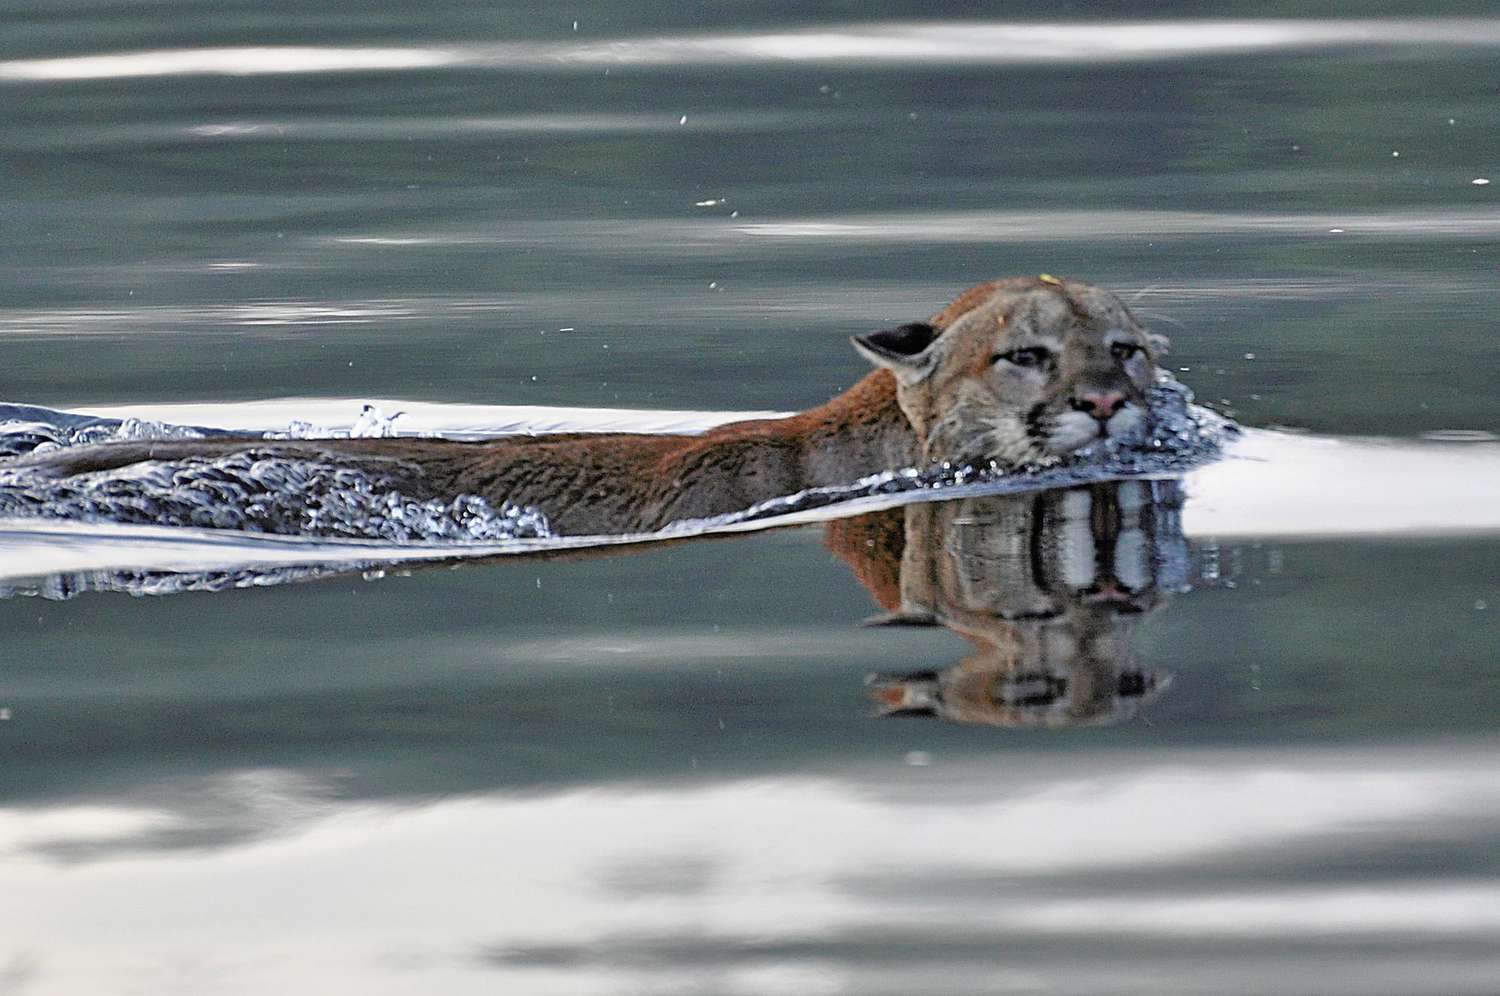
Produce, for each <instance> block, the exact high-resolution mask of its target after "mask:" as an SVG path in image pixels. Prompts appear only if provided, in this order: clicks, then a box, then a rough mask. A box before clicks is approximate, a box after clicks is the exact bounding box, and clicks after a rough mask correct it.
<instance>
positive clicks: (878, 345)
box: [850, 322, 941, 384]
mask: <svg viewBox="0 0 1500 996" xmlns="http://www.w3.org/2000/svg"><path fill="white" fill-rule="evenodd" d="M940 334H941V333H940V331H939V330H938V329H936V328H934V327H933V326H931V325H929V324H928V323H927V322H911V323H909V324H907V325H898V326H897V327H896V328H893V329H883V330H882V331H880V332H871V333H870V334H869V335H857V336H854V337H853V338H852V339H851V340H850V341H851V342H853V343H854V348H855V349H857V350H859V353H860V355H861V356H863V357H864V358H865V359H867V360H869V361H870V362H871V363H873V364H875V365H876V366H877V367H885V368H886V369H887V370H889V371H891V373H893V374H895V375H896V379H897V380H898V381H900V382H901V383H903V384H912V383H915V382H916V381H919V380H921V379H922V378H923V377H925V376H926V375H927V373H928V371H930V370H931V369H932V363H933V359H934V357H933V353H932V350H931V348H930V347H931V346H932V344H933V343H934V342H936V341H937V337H938V336H939V335H940Z"/></svg>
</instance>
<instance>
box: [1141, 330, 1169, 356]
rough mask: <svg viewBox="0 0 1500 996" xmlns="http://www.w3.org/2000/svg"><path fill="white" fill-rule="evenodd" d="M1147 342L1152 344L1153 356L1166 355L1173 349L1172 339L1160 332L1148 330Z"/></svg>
mask: <svg viewBox="0 0 1500 996" xmlns="http://www.w3.org/2000/svg"><path fill="white" fill-rule="evenodd" d="M1146 342H1147V343H1148V344H1149V345H1150V346H1151V355H1152V356H1166V355H1167V354H1168V353H1169V352H1171V351H1172V340H1171V339H1168V338H1167V337H1166V336H1164V335H1162V334H1161V333H1160V332H1147V333H1146Z"/></svg>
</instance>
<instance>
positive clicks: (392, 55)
mask: <svg viewBox="0 0 1500 996" xmlns="http://www.w3.org/2000/svg"><path fill="white" fill-rule="evenodd" d="M1418 45H1420V46H1429V47H1430V46H1448V47H1470V48H1476V47H1477V48H1492V47H1495V46H1497V45H1500V21H1497V20H1493V19H1462V18H1432V19H1422V20H1311V19H1309V20H1290V19H1284V20H1199V21H1153V22H1147V23H1139V22H1137V23H1106V24H1099V23H1088V24H1085V23H1051V24H1047V23H1032V24H1026V23H995V22H988V23H986V22H928V23H885V24H850V25H839V26H829V27H822V28H810V29H804V30H800V31H782V32H771V33H752V34H734V35H717V36H716V35H704V36H678V37H657V38H649V37H648V38H618V39H603V40H595V41H585V42H578V41H571V40H570V41H567V42H526V43H519V42H502V43H497V44H487V45H486V44H479V45H474V44H454V45H445V46H422V47H416V46H399V47H398V46H391V47H380V46H306V45H297V46H291V45H287V46H277V45H255V46H240V47H225V48H198V49H159V50H145V51H136V52H118V53H109V54H98V55H83V56H66V57H61V58H44V59H16V60H11V61H7V62H0V81H9V82H56V81H68V80H105V79H129V78H140V77H161V76H253V75H270V74H289V73H369V72H409V71H412V70H424V69H439V68H489V69H501V70H506V69H509V70H548V69H551V70H589V69H593V68H596V67H610V66H636V67H679V66H703V67H712V66H722V65H760V64H766V63H785V62H792V63H813V64H823V63H845V64H846V63H856V64H860V63H863V64H874V65H890V64H896V65H939V66H951V65H970V66H973V65H1007V64H1034V63H1107V62H1126V61H1139V60H1153V59H1154V60H1161V59H1184V58H1202V57H1205V56H1214V55H1236V54H1242V53H1248V52H1275V51H1298V50H1306V49H1326V48H1356V47H1358V48H1365V47H1392V46H1418Z"/></svg>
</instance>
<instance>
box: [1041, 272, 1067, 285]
mask: <svg viewBox="0 0 1500 996" xmlns="http://www.w3.org/2000/svg"><path fill="white" fill-rule="evenodd" d="M1037 279H1038V280H1040V281H1041V282H1042V283H1044V284H1052V285H1053V286H1054V287H1061V286H1062V281H1061V280H1059V279H1057V278H1056V277H1054V276H1053V275H1052V274H1050V273H1043V274H1042V275H1041V276H1039V277H1037Z"/></svg>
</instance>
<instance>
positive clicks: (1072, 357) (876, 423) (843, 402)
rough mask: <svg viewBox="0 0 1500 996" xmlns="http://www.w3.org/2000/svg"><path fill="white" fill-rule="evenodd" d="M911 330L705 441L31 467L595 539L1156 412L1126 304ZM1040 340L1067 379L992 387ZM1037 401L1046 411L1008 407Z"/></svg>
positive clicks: (969, 298) (1011, 455) (149, 451)
mask: <svg viewBox="0 0 1500 996" xmlns="http://www.w3.org/2000/svg"><path fill="white" fill-rule="evenodd" d="M904 328H914V329H924V330H925V335H917V336H915V337H914V338H912V337H908V340H906V341H902V346H903V348H908V349H911V348H916V347H917V346H919V345H921V344H922V343H924V342H929V340H930V343H929V344H928V345H927V347H926V348H925V349H922V350H921V351H920V352H918V353H915V354H913V355H911V356H905V355H890V354H886V353H881V354H879V355H876V354H873V353H872V352H871V351H870V349H869V348H867V346H866V341H867V340H870V339H873V338H874V337H864V338H863V339H859V340H856V345H858V346H860V349H861V352H864V353H865V355H866V356H868V357H870V358H871V359H873V360H875V362H876V364H877V366H878V367H879V369H876V370H875V371H873V372H871V373H870V374H869V375H867V376H866V377H865V378H864V379H863V380H861V381H859V382H858V383H857V384H855V385H854V386H853V387H852V388H850V389H849V390H847V391H845V392H844V393H843V394H840V395H839V396H838V397H836V398H834V399H832V400H831V401H829V402H827V403H826V404H824V405H821V406H819V407H817V408H813V409H811V410H809V411H806V412H802V413H800V414H798V415H794V416H791V417H789V418H785V419H764V420H754V421H746V422H735V423H731V424H729V425H724V426H720V427H718V428H716V429H712V430H710V431H708V432H706V433H704V434H703V435H701V436H684V435H636V434H622V433H611V434H593V433H574V434H565V435H547V436H537V437H508V438H503V439H496V440H486V441H481V442H460V441H453V440H439V439H417V438H406V439H326V440H298V441H285V442H281V441H267V440H263V439H249V438H227V439H202V440H176V441H163V442H143V443H112V444H105V445H101V446H89V447H79V448H77V449H72V450H67V451H63V452H58V453H51V454H47V455H43V456H39V457H35V458H31V459H29V460H26V461H22V462H21V465H27V466H30V467H31V468H32V469H33V470H34V471H35V472H38V473H44V474H48V475H52V476H58V477H63V476H72V475H76V474H85V473H93V472H102V471H111V470H116V469H119V468H122V467H126V466H128V465H130V464H134V463H139V462H142V461H147V460H182V459H189V458H214V457H219V456H224V455H227V454H230V453H240V452H247V451H252V452H256V453H264V454H266V455H279V456H288V457H298V458H308V459H314V460H327V459H330V458H332V459H337V460H341V461H346V462H351V463H353V464H355V465H357V466H359V467H360V468H362V469H366V470H368V471H371V472H374V473H376V474H379V475H380V476H383V477H385V478H387V479H388V480H389V481H390V482H391V486H392V487H395V488H397V489H399V490H401V491H402V492H404V493H406V494H408V495H410V496H411V497H413V498H421V499H425V498H432V497H438V498H444V499H447V498H452V497H454V496H456V495H459V494H473V495H479V496H482V497H484V498H486V499H487V500H489V501H490V502H491V503H492V504H495V505H497V506H498V505H499V504H500V503H501V502H506V501H509V502H514V503H517V504H521V505H529V506H533V507H535V508H538V509H540V510H541V511H543V512H544V513H546V515H547V517H548V520H549V522H550V523H551V525H552V527H553V529H554V530H555V531H557V532H558V533H561V534H565V535H584V534H594V533H619V532H636V531H650V530H655V529H659V528H661V527H662V526H664V525H666V524H667V523H670V522H673V521H676V520H680V519H688V518H699V517H703V516H710V515H717V514H722V513H726V512H732V511H737V510H740V509H743V508H746V507H748V506H750V505H753V504H755V503H756V502H759V501H764V500H766V499H769V498H774V497H777V496H780V495H786V494H791V493H794V492H797V491H800V490H803V489H805V488H809V487H819V486H827V485H836V484H845V483H848V482H850V481H853V480H856V479H858V478H860V477H862V476H865V475H867V474H870V473H874V472H876V471H879V470H884V469H898V468H901V467H908V466H913V465H918V464H922V463H924V462H937V461H942V460H947V461H951V462H954V463H959V462H971V461H978V460H990V459H993V460H997V461H999V462H1000V463H1002V464H1005V465H1011V466H1014V465H1020V464H1027V463H1039V462H1045V461H1047V460H1049V459H1052V458H1053V457H1054V456H1055V455H1056V453H1055V452H1054V450H1053V449H1051V448H1049V447H1050V443H1049V434H1051V435H1052V436H1056V435H1057V434H1058V433H1059V432H1061V429H1062V426H1063V425H1064V423H1065V421H1066V418H1067V415H1068V414H1069V413H1068V412H1067V411H1065V409H1066V404H1065V402H1066V398H1067V392H1069V391H1075V390H1077V386H1078V384H1080V383H1086V382H1089V381H1090V378H1093V379H1095V380H1098V379H1100V378H1104V379H1106V380H1109V381H1110V383H1111V384H1115V385H1116V386H1118V384H1116V381H1119V382H1120V383H1124V384H1125V386H1126V388H1128V390H1129V391H1131V392H1133V393H1131V394H1130V396H1131V399H1132V403H1138V405H1140V406H1143V405H1144V395H1143V393H1142V392H1143V391H1144V384H1140V385H1137V384H1135V383H1134V382H1133V381H1132V382H1125V381H1121V378H1120V372H1119V371H1118V370H1115V369H1114V368H1113V367H1109V366H1108V365H1107V364H1101V362H1100V360H1099V356H1098V355H1097V354H1098V348H1099V343H1101V342H1103V337H1104V336H1105V335H1107V334H1110V335H1114V334H1119V332H1118V330H1121V329H1124V330H1127V331H1128V332H1129V334H1131V335H1132V336H1135V337H1137V338H1139V339H1140V340H1141V341H1142V342H1143V343H1144V342H1145V341H1146V340H1145V334H1144V332H1141V331H1140V330H1139V329H1138V328H1137V327H1136V326H1135V324H1134V320H1133V318H1131V316H1130V315H1129V312H1128V311H1127V310H1126V309H1125V307H1124V305H1123V304H1121V303H1120V302H1119V301H1118V299H1116V298H1115V297H1114V296H1113V295H1112V294H1108V293H1107V292H1105V291H1100V290H1098V289H1096V288H1092V287H1089V286H1088V285H1086V284H1077V283H1065V282H1062V281H1056V280H1053V279H1051V278H1040V279H1039V278H1018V279H1014V280H1004V281H995V282H992V283H989V284H983V285H980V286H979V287H975V288H971V289H970V290H968V291H966V292H965V293H964V294H962V295H961V296H960V297H959V298H958V299H957V300H956V301H954V303H953V304H951V305H949V306H948V307H947V308H945V309H943V311H941V312H939V313H938V314H937V315H935V316H933V318H932V319H930V320H929V322H927V323H916V324H915V325H913V326H907V327H904ZM1110 330H1116V331H1110ZM1043 333H1045V335H1047V336H1049V337H1050V338H1049V339H1048V341H1049V342H1053V343H1054V344H1055V345H1056V346H1057V350H1058V369H1056V370H1053V371H1051V372H1050V373H1049V375H1048V377H1049V379H1048V382H1047V383H1046V384H1045V385H1041V386H1039V385H1037V384H1032V383H1031V381H1034V380H1036V378H1034V377H1033V378H1030V379H1029V380H1027V379H1025V378H1022V380H1019V381H1018V380H1017V379H1016V377H1015V376H1014V371H1010V372H1004V371H1002V372H1001V373H996V366H997V364H995V363H994V362H993V360H992V357H993V354H994V353H995V352H996V350H997V349H1001V348H1003V346H1004V343H1005V340H1006V339H1007V338H1008V337H1011V336H1015V335H1029V336H1033V337H1034V336H1036V335H1039V334H1043ZM877 335H879V334H877ZM1146 367H1149V353H1148V354H1147V362H1146ZM1146 367H1143V369H1145V368H1146ZM919 370H920V375H919V373H918V371H919ZM1111 378H1113V379H1111ZM1136 380H1140V378H1136ZM1145 383H1149V380H1147V381H1145ZM1018 384H1019V385H1020V387H1024V388H1026V391H1022V390H1021V389H1020V387H1017V385H1018ZM1032 388H1036V389H1037V390H1040V391H1042V393H1043V395H1044V396H1041V397H1038V398H1027V399H1024V400H1023V399H1021V398H1019V397H1012V396H1011V395H1012V394H1015V395H1018V396H1019V395H1021V394H1024V393H1026V392H1027V391H1031V390H1032ZM1032 393H1035V392H1032ZM1071 414H1074V415H1076V414H1077V413H1076V412H1075V413H1071ZM1085 417H1087V416H1085Z"/></svg>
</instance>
